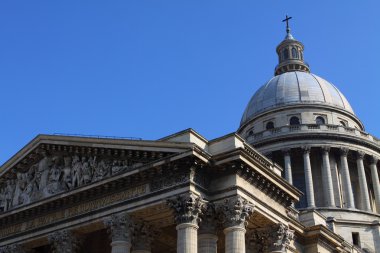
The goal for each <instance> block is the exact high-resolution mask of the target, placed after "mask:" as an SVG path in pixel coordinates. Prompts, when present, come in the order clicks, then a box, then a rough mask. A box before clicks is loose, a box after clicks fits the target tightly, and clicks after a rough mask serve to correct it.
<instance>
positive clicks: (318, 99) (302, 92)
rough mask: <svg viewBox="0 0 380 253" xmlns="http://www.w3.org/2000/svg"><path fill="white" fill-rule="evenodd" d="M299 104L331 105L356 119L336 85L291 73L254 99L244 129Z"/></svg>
mask: <svg viewBox="0 0 380 253" xmlns="http://www.w3.org/2000/svg"><path fill="white" fill-rule="evenodd" d="M296 104H302V105H310V104H313V105H327V106H332V107H336V108H339V109H342V110H345V111H347V112H349V113H350V114H353V115H355V114H354V111H353V110H352V108H351V106H350V104H349V103H348V101H347V99H346V98H345V97H344V95H343V94H342V93H341V92H340V91H339V90H338V89H337V88H336V87H335V86H334V85H333V84H331V83H330V82H328V81H326V80H324V79H323V78H321V77H319V76H317V75H314V74H312V73H309V72H301V71H291V72H285V73H282V74H280V75H276V76H275V77H273V78H272V79H271V80H269V81H268V82H267V83H266V84H264V85H263V86H262V87H261V88H260V89H259V90H258V91H257V92H256V93H255V94H254V95H253V97H252V98H251V100H250V101H249V103H248V106H247V108H246V109H245V111H244V114H243V117H242V119H241V123H240V125H243V124H245V123H246V122H247V121H249V120H250V119H252V118H254V117H255V116H256V115H258V114H260V113H262V112H265V111H268V110H272V109H274V108H278V107H283V106H288V105H296Z"/></svg>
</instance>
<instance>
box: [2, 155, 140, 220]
mask: <svg viewBox="0 0 380 253" xmlns="http://www.w3.org/2000/svg"><path fill="white" fill-rule="evenodd" d="M142 164H143V163H142V162H141V161H138V160H136V159H133V160H131V159H128V158H127V157H124V158H120V157H112V156H105V155H102V154H98V155H90V154H87V153H84V154H81V153H75V154H73V155H70V154H68V153H65V154H63V153H59V154H54V153H52V154H49V153H48V152H47V151H45V150H42V151H40V159H39V160H38V161H37V162H35V163H33V164H32V165H31V166H30V167H29V168H24V169H23V170H22V171H21V170H16V172H15V173H14V176H12V175H11V174H9V175H7V177H8V178H7V179H5V178H4V179H3V180H2V181H1V183H0V212H5V211H8V210H10V209H12V208H14V207H18V206H22V205H26V204H29V203H31V202H34V201H38V200H40V199H43V198H46V197H50V196H53V195H56V194H59V193H61V192H64V191H69V190H72V189H74V188H77V187H80V186H83V185H86V184H89V183H92V182H96V181H99V180H102V179H104V178H107V177H110V176H113V175H116V174H119V173H122V172H125V171H128V170H131V169H134V168H136V167H138V166H141V165H142Z"/></svg>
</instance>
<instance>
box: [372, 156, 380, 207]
mask: <svg viewBox="0 0 380 253" xmlns="http://www.w3.org/2000/svg"><path fill="white" fill-rule="evenodd" d="M377 161H378V158H377V157H374V156H373V157H371V176H372V183H373V190H374V192H375V203H376V211H377V213H380V186H379V174H378V172H377Z"/></svg>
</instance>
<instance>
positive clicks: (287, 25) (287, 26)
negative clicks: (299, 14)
mask: <svg viewBox="0 0 380 253" xmlns="http://www.w3.org/2000/svg"><path fill="white" fill-rule="evenodd" d="M290 19H292V17H288V15H286V18H285V19H284V20H282V22H286V32H287V33H289V32H290V27H289V20H290Z"/></svg>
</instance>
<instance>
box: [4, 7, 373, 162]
mask: <svg viewBox="0 0 380 253" xmlns="http://www.w3.org/2000/svg"><path fill="white" fill-rule="evenodd" d="M379 11H380V3H379V1H375V0H373V1H331V0H330V1H280V0H276V1H274V0H270V1H252V0H249V1H248V0H247V1H245V0H241V1H222V0H215V1H213V0H207V1H204V0H194V1H178V0H173V1H168V0H160V1H154V0H151V1H145V0H138V1H137V0H129V1H125V0H120V1H116V0H112V1H95V0H91V1H89V0H88V1H79V0H75V1H74V0H67V1H50V0H49V1H30V0H24V1H18V0H2V1H1V2H0V94H1V100H0V164H2V163H4V162H5V161H6V160H8V159H9V158H10V157H11V156H12V155H14V154H15V153H16V152H17V151H18V150H20V149H21V148H22V147H23V146H24V145H25V144H26V143H28V142H29V141H30V140H32V139H33V138H34V137H35V136H36V135H37V134H39V133H47V134H53V133H69V134H90V135H92V134H93V135H112V136H132V137H140V138H143V139H158V138H160V137H163V136H166V135H169V134H172V133H174V132H177V131H180V130H183V129H185V128H189V127H191V128H194V129H195V130H196V131H198V132H199V133H201V134H202V135H204V136H205V137H206V138H208V139H212V138H215V137H219V136H222V135H224V134H227V133H230V132H233V131H235V130H236V129H237V128H238V126H239V122H240V117H241V115H242V113H243V111H244V108H245V106H246V104H247V103H248V100H249V99H250V97H251V96H252V95H253V93H254V92H255V91H256V90H257V89H258V87H259V86H261V85H262V84H263V83H264V82H265V81H267V80H268V79H269V78H271V77H272V76H273V69H274V67H275V65H276V64H277V56H276V53H275V47H276V46H277V44H278V43H279V42H280V41H281V40H282V39H283V38H284V36H285V28H284V24H283V23H281V20H282V19H283V18H284V16H285V14H289V15H291V16H293V19H292V22H291V26H292V32H293V35H294V36H295V37H296V38H297V39H298V40H300V41H302V42H303V43H304V44H305V47H306V49H305V58H306V60H307V61H308V63H309V64H310V66H311V69H312V72H313V73H315V74H317V75H319V76H321V77H323V78H325V79H327V80H329V81H331V82H332V83H334V84H335V85H336V86H338V88H339V89H340V90H341V91H342V92H343V93H344V94H345V95H346V97H347V98H348V100H349V101H350V102H351V105H352V106H353V108H354V110H355V112H356V113H357V115H358V116H359V117H360V119H361V120H362V121H363V123H364V124H365V126H366V129H367V131H368V132H370V133H372V134H374V135H376V136H380V126H379V125H380V124H379V123H380V117H379V109H380V99H379V94H380V81H379V77H378V76H377V75H378V74H379V72H380V71H379V68H380V67H379V66H380V65H379V60H380V50H379V45H380V18H379V15H378V14H379Z"/></svg>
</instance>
